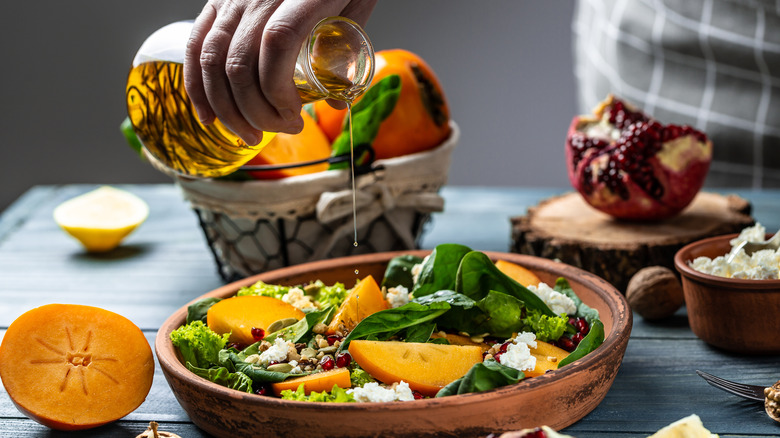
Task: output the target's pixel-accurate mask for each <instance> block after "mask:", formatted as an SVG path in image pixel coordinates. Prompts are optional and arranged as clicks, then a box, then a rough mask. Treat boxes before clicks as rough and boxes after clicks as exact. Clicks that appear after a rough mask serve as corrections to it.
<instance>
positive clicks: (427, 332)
mask: <svg viewBox="0 0 780 438" xmlns="http://www.w3.org/2000/svg"><path fill="white" fill-rule="evenodd" d="M434 330H436V323H435V322H424V323H421V324H415V325H413V326H411V327H408V328H407V329H406V330H405V331H404V334H403V338H404V341H405V342H428V339H430V338H431V335H432V334H433V331H434Z"/></svg>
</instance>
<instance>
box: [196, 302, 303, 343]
mask: <svg viewBox="0 0 780 438" xmlns="http://www.w3.org/2000/svg"><path fill="white" fill-rule="evenodd" d="M304 316H306V315H305V314H304V313H303V311H301V310H300V309H298V308H297V307H295V306H293V305H292V304H288V303H285V302H284V301H282V300H278V299H276V298H273V297H265V296H260V295H243V296H237V297H231V298H226V299H224V300H222V301H220V302H218V303H216V304H214V305H213V306H211V307H210V308H209V311H208V313H207V314H206V325H208V326H209V328H210V329H211V330H213V331H214V332H215V333H217V334H220V335H222V334H225V333H230V338H229V341H230V342H235V343H237V344H241V345H250V344H254V343H255V342H256V341H258V340H259V339H262V335H264V334H266V333H265V330H266V329H267V328H268V326H269V325H271V323H273V322H275V321H278V320H280V319H285V318H295V319H297V320H300V319H301V318H303V317H304ZM253 328H255V329H260V330H262V333H259V336H255V335H253V334H252V329H253Z"/></svg>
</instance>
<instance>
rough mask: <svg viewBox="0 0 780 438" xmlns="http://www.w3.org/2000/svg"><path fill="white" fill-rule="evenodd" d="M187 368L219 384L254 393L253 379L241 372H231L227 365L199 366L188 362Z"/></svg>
mask: <svg viewBox="0 0 780 438" xmlns="http://www.w3.org/2000/svg"><path fill="white" fill-rule="evenodd" d="M187 369H188V370H190V371H192V372H193V373H195V374H197V375H198V376H200V377H203V378H204V379H206V380H209V381H211V382H214V383H216V384H218V385H222V386H226V387H228V388H231V389H235V390H238V391H242V392H248V393H250V394H251V393H252V379H250V378H249V376H247V375H246V374H244V373H241V372H230V371H229V370H228V369H227V368H225V367H218V368H198V367H196V366H194V365H192V364H191V363H189V362H187Z"/></svg>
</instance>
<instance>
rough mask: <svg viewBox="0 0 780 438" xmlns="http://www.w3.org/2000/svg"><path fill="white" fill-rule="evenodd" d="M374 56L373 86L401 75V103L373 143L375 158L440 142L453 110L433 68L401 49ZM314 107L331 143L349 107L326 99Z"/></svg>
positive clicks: (448, 132)
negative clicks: (342, 107) (391, 76)
mask: <svg viewBox="0 0 780 438" xmlns="http://www.w3.org/2000/svg"><path fill="white" fill-rule="evenodd" d="M375 57H376V71H375V73H374V79H373V80H372V81H371V84H372V85H373V84H376V83H377V82H379V81H380V80H382V79H383V78H385V77H387V76H389V75H392V74H397V75H399V76H400V78H401V94H400V96H399V98H398V102H397V103H396V105H395V108H394V109H393V112H392V113H390V115H389V116H388V117H387V119H385V120H384V121H383V122H382V124H381V126H380V128H379V132H378V133H377V135H376V138H375V139H374V142H373V144H372V147H373V148H374V151H375V152H376V158H377V159H383V158H392V157H398V156H401V155H407V154H412V153H415V152H422V151H425V150H428V149H432V148H434V147H436V146H438V145H440V144H441V143H442V142H443V141H444V140H446V139H447V137H449V135H450V131H451V127H450V124H449V120H450V110H449V106H448V105H447V99H446V97H445V95H444V90H443V89H442V87H441V84H440V83H439V79H438V78H437V77H436V75H435V74H434V72H433V70H432V69H431V67H430V66H429V65H428V64H426V63H425V61H423V59H422V58H421V57H419V56H418V55H416V54H414V53H412V52H409V51H407V50H402V49H393V50H380V51H378V52H376V53H375ZM358 100H359V99H358ZM314 110H315V115H316V118H317V123H318V124H319V125H320V127H321V128H322V130H323V131H324V132H325V134H326V135H327V136H328V138H329V139H330V141H331V142H332V141H333V140H334V139H335V138H336V137H338V135H339V134H340V133H341V132H342V130H343V127H344V123H345V120H344V119H345V116H346V110H337V109H334V108H332V107H331V106H330V105H329V104H328V103H327V102H326V101H319V102H316V103H315V104H314Z"/></svg>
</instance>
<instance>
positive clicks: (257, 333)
mask: <svg viewBox="0 0 780 438" xmlns="http://www.w3.org/2000/svg"><path fill="white" fill-rule="evenodd" d="M251 332H252V339H254V340H255V342H256V341H262V340H263V338H264V337H265V330H263V329H261V328H258V327H252V330H251Z"/></svg>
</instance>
